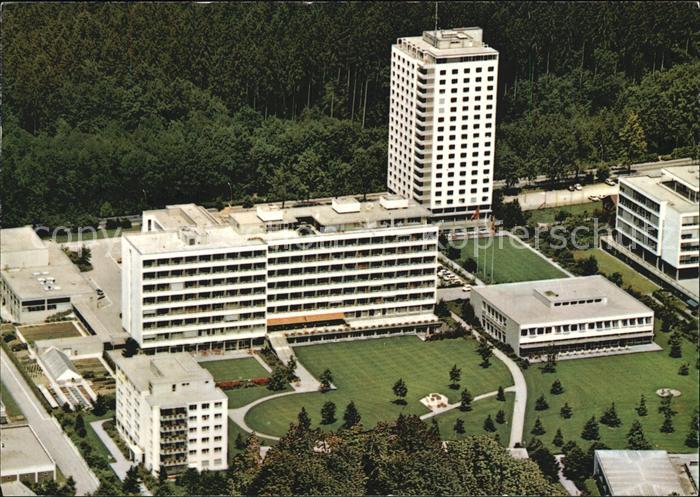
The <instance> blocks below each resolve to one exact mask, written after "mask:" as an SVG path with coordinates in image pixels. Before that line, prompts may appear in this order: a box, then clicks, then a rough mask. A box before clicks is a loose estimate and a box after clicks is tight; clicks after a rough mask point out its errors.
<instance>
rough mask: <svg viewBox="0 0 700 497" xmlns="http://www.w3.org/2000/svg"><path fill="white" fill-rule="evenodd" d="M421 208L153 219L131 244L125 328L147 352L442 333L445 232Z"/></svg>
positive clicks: (159, 214) (179, 211) (339, 203)
mask: <svg viewBox="0 0 700 497" xmlns="http://www.w3.org/2000/svg"><path fill="white" fill-rule="evenodd" d="M429 217H430V213H429V212H428V211H427V210H426V209H425V208H423V207H422V206H420V205H419V204H418V203H416V202H414V201H412V200H409V199H404V198H401V197H398V196H393V195H386V196H384V197H382V198H381V199H380V200H378V201H372V202H359V201H357V200H356V199H354V198H337V199H333V200H332V201H328V202H325V203H323V202H315V203H314V202H312V203H311V204H310V205H306V206H303V207H289V208H284V209H283V208H280V207H279V206H277V205H258V206H257V207H254V208H250V209H244V208H236V209H226V210H224V211H222V212H220V213H211V212H208V211H206V210H205V209H203V208H201V207H198V206H195V205H191V204H189V205H179V206H169V207H167V208H166V209H163V210H158V211H148V212H144V215H143V230H144V231H143V232H142V233H138V234H130V235H125V236H123V237H122V323H123V326H124V328H125V329H126V330H127V331H128V332H129V333H130V334H131V336H132V337H134V339H136V340H137V341H138V342H139V344H140V345H141V347H142V348H144V349H146V351H149V352H150V351H155V352H165V351H180V350H188V351H193V350H202V349H204V350H207V349H225V350H229V349H238V348H249V347H254V346H258V345H261V344H262V342H263V340H264V338H265V337H266V335H267V333H269V332H276V331H280V332H285V333H286V334H287V336H288V340H289V341H290V342H292V343H300V342H308V341H316V340H321V339H324V340H325V339H336V338H351V337H355V336H361V335H368V334H374V335H382V334H388V333H399V332H400V333H413V332H427V333H431V332H433V331H434V330H435V329H436V328H437V326H438V324H439V322H438V320H437V318H436V316H435V315H434V314H433V309H434V305H435V301H436V269H437V227H436V226H433V225H431V224H429V222H428V221H429Z"/></svg>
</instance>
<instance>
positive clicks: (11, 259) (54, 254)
mask: <svg viewBox="0 0 700 497" xmlns="http://www.w3.org/2000/svg"><path fill="white" fill-rule="evenodd" d="M94 299H95V291H94V290H93V289H92V287H90V285H89V284H88V282H87V281H85V279H84V278H83V277H82V276H81V274H80V271H79V270H78V269H77V268H76V267H75V265H74V264H73V263H72V262H71V261H70V259H69V258H68V256H66V254H64V253H63V251H61V249H60V248H58V246H56V245H55V244H52V243H48V242H45V241H43V240H41V239H40V238H39V236H38V235H37V234H36V233H35V232H34V230H33V229H32V227H31V226H23V227H20V228H7V229H3V230H0V307H1V308H2V315H3V318H6V319H8V320H11V321H14V322H18V323H40V322H42V321H44V320H45V319H46V318H47V317H49V316H51V315H52V314H56V313H58V312H62V311H67V310H70V309H72V305H73V304H74V303H76V302H92V301H94Z"/></svg>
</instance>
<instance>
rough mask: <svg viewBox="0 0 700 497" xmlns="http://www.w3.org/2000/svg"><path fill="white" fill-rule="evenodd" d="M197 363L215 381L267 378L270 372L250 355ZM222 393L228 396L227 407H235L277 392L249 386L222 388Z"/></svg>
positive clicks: (263, 387)
mask: <svg viewBox="0 0 700 497" xmlns="http://www.w3.org/2000/svg"><path fill="white" fill-rule="evenodd" d="M199 365H200V366H202V367H203V368H204V369H207V370H208V371H209V372H210V373H211V374H212V375H213V376H214V380H215V381H224V380H250V379H252V378H267V377H269V376H270V373H268V372H267V370H266V369H265V368H263V367H262V366H261V365H260V363H259V362H258V361H257V360H255V359H254V358H252V357H246V358H242V359H225V360H222V361H203V362H200V363H199ZM289 389H290V387H287V390H289ZM224 393H226V395H227V396H228V407H229V409H235V408H237V407H243V406H244V405H246V404H250V403H251V402H253V401H254V400H257V399H260V398H262V397H267V396H268V395H272V394H275V393H278V392H273V391H271V390H268V389H267V388H266V387H265V386H250V387H247V388H232V389H228V390H224Z"/></svg>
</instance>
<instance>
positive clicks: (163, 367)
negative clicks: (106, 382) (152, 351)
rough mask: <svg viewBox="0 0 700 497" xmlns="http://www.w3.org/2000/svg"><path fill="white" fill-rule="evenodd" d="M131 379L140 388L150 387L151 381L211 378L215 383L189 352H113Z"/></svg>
mask: <svg viewBox="0 0 700 497" xmlns="http://www.w3.org/2000/svg"><path fill="white" fill-rule="evenodd" d="M111 356H112V358H113V360H114V362H115V363H116V364H117V366H119V367H120V368H121V369H122V371H124V374H126V376H127V378H129V381H131V382H132V383H133V384H134V385H135V386H136V388H137V389H138V390H140V391H143V390H146V389H147V388H148V385H149V383H180V382H196V381H205V380H209V381H211V382H212V384H213V383H214V377H213V376H212V375H211V373H210V372H209V371H207V370H206V369H204V368H203V367H201V366H200V365H199V364H198V363H197V361H195V360H194V358H193V357H192V356H191V355H190V354H189V353H187V352H177V353H172V354H157V355H145V354H139V355H135V356H132V357H123V356H122V355H121V354H120V353H118V352H114V353H112V354H111Z"/></svg>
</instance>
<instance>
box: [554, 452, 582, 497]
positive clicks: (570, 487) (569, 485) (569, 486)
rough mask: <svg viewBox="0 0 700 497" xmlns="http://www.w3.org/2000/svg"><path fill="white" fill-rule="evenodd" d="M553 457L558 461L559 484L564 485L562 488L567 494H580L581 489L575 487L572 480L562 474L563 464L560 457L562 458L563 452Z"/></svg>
mask: <svg viewBox="0 0 700 497" xmlns="http://www.w3.org/2000/svg"><path fill="white" fill-rule="evenodd" d="M554 457H555V458H556V460H557V462H558V463H559V483H561V486H562V487H564V489H565V490H566V491H567V492H568V493H569V495H574V496H578V495H581V491H580V490H579V489H578V488H576V485H574V482H572V481H571V480H569V479H568V478H567V477H565V476H564V465H563V463H562V461H561V460H562V459H564V454H557V455H555V456H554Z"/></svg>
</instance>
